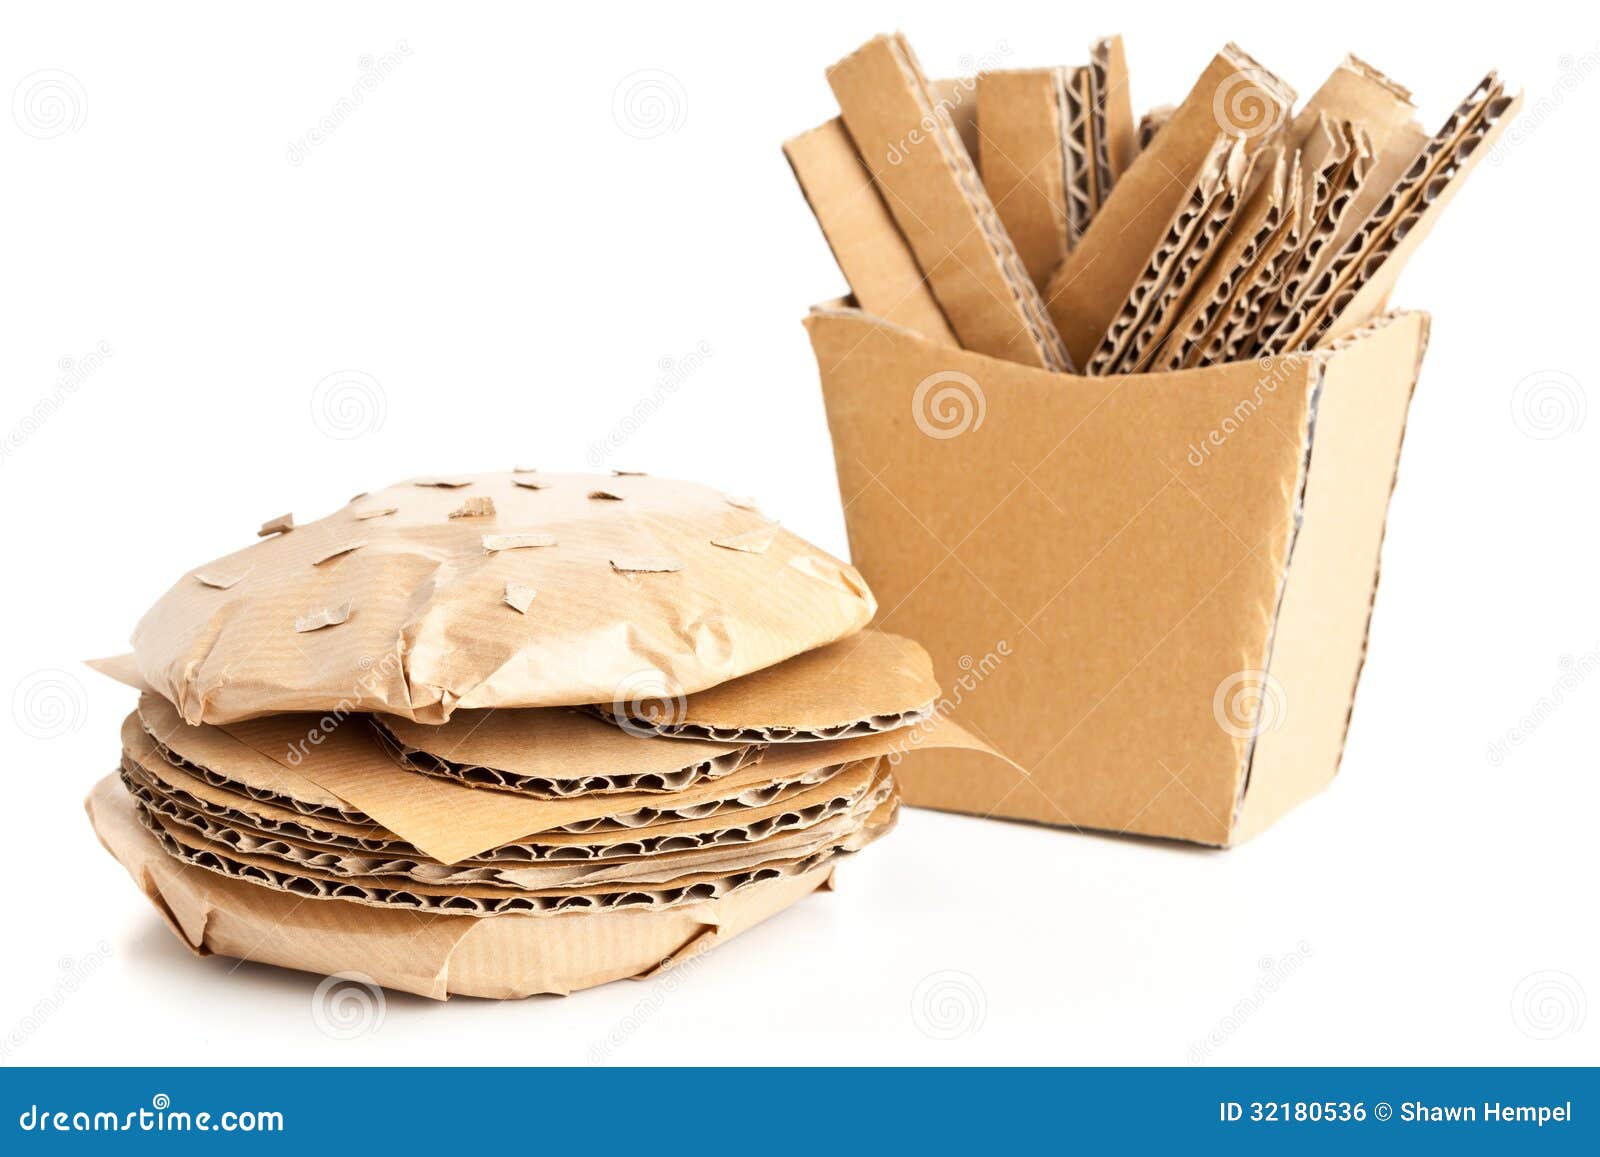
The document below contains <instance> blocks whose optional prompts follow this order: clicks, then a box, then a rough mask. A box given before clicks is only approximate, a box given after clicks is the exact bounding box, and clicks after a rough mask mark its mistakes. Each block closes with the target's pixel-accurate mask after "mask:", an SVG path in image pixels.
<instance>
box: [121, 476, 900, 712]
mask: <svg viewBox="0 0 1600 1157" xmlns="http://www.w3.org/2000/svg"><path fill="white" fill-rule="evenodd" d="M518 477H522V476H520V475H513V474H511V473H509V472H507V473H500V474H481V475H474V476H470V477H465V478H454V479H447V480H444V481H448V482H449V483H450V485H449V486H442V485H439V481H440V480H437V479H424V480H421V482H420V483H419V482H418V481H409V482H404V483H401V484H399V485H397V486H392V487H390V488H388V489H387V490H383V491H379V492H376V493H374V494H371V495H368V496H366V497H364V498H363V499H361V500H360V503H359V504H356V505H351V506H346V507H345V508H344V509H342V510H340V511H338V512H336V513H334V514H332V515H330V516H329V517H327V518H323V519H319V520H317V521H315V522H312V523H309V524H307V525H304V526H297V527H296V528H295V529H293V530H292V531H289V532H287V533H283V534H279V535H277V536H275V537H273V538H269V539H265V540H262V541H261V542H258V543H255V544H253V545H251V546H249V547H247V548H245V549H244V550H242V551H239V552H237V553H236V554H233V555H230V556H228V557H227V558H224V559H221V560H218V561H216V562H213V563H208V564H206V566H205V567H203V568H202V569H203V570H205V571H207V572H222V573H229V574H232V573H236V572H238V571H243V572H244V575H243V577H242V578H240V579H239V580H238V581H237V582H236V583H234V584H233V585H232V586H230V587H229V588H228V589H226V590H221V589H216V588H213V587H209V586H206V585H203V584H202V583H200V582H197V581H196V580H195V579H194V578H193V576H192V574H190V575H185V576H184V577H183V578H182V579H181V580H180V581H179V582H178V583H177V584H176V585H175V586H174V587H173V588H172V589H171V590H170V591H168V592H167V594H166V595H165V596H164V597H163V598H162V599H161V600H160V601H159V602H158V603H157V604H156V605H155V606H154V607H153V608H152V609H151V610H150V611H149V613H147V614H146V615H145V617H144V619H143V620H142V621H141V622H140V624H139V627H138V629H137V630H136V631H135V634H134V653H135V655H136V657H137V660H138V665H139V671H140V673H141V675H142V676H143V677H144V679H145V681H146V682H147V683H148V684H149V685H150V686H152V687H154V688H156V689H157V690H158V691H159V692H161V694H162V695H164V696H166V697H167V698H168V699H170V700H172V701H173V702H174V703H176V704H177V705H178V706H179V709H180V710H181V712H182V713H183V715H184V717H185V718H186V719H188V720H190V721H191V722H201V721H205V722H226V721H232V720H240V719H246V718H249V717H252V716H258V715H263V714H267V713H270V712H281V711H328V712H335V713H338V714H347V713H349V712H352V711H381V712H386V713H389V714H394V715H400V716H404V717H407V718H412V719H416V720H419V721H422V722H428V723H441V722H443V721H444V720H446V719H448V718H449V716H450V713H451V712H452V711H454V710H456V708H458V707H460V708H476V707H511V706H516V707H540V706H566V705H571V704H577V703H587V702H598V701H602V700H610V699H612V698H614V697H616V696H617V694H618V693H619V692H620V691H623V690H625V689H626V688H627V687H629V686H632V685H633V684H635V683H636V682H637V681H638V680H639V679H640V678H641V677H642V676H648V677H649V678H651V679H655V680H657V681H660V682H662V683H664V684H665V685H669V686H672V687H675V688H677V689H679V690H680V691H682V692H684V693H687V692H692V691H698V690H701V689H702V688H705V687H710V686H714V685H716V684H717V683H721V682H725V681H726V680H728V679H731V678H736V677H737V676H739V675H743V674H747V673H748V672H750V671H753V670H759V669H760V668H762V667H768V666H771V665H772V664H773V663H776V662H780V661H782V660H783V659H786V658H789V657H790V656H791V655H794V654H798V653H800V652H802V651H805V650H809V649H810V648H812V647H816V646H821V645H822V644H824V643H829V642H832V641H834V640H835V639H839V638H843V637H844V636H846V635H849V634H852V633H854V632H855V631H857V630H859V629H860V628H861V627H862V626H864V625H866V622H867V621H868V619H870V617H871V615H872V611H873V602H872V596H871V594H870V593H869V592H868V591H867V589H866V587H865V586H864V584H863V583H862V582H861V579H860V576H859V575H857V574H856V573H855V571H853V570H852V569H851V568H850V567H848V566H846V565H845V564H844V563H842V562H840V561H839V560H837V559H834V558H832V557H830V556H828V555H826V554H824V553H823V552H821V551H818V550H817V549H815V548H814V547H811V546H809V545H808V544H806V543H805V542H803V541H802V540H800V539H799V538H797V537H795V536H794V535H793V534H790V533H789V532H788V531H784V530H778V531H776V534H775V538H774V540H773V541H772V543H771V544H770V545H769V546H768V547H767V548H766V549H765V550H763V551H759V552H752V551H743V550H728V549H725V548H723V547H720V546H717V545H715V544H714V543H713V539H718V538H726V537H728V536H733V535H739V534H742V533H745V532H748V531H753V530H757V529H765V528H767V527H768V526H769V520H767V519H765V518H763V517H762V516H760V515H759V514H757V513H754V512H751V511H749V510H744V509H741V508H739V507H736V506H734V505H732V504H731V503H729V502H728V501H727V499H726V498H725V497H724V496H723V495H721V494H719V493H718V492H716V491H714V490H711V489H709V488H707V487H703V486H698V485H695V484H692V483H687V482H673V481H668V480H665V479H659V478H650V477H641V476H638V475H628V476H618V477H606V478H605V479H604V488H605V490H606V491H607V492H608V493H612V494H614V495H615V496H616V499H617V500H615V501H604V500H597V499H592V498H590V497H589V495H590V494H591V493H594V492H596V491H595V483H596V481H597V479H596V478H594V477H592V476H585V475H559V474H545V475H540V480H541V481H542V482H543V483H544V485H543V487H542V488H541V489H538V490H530V489H528V488H526V487H525V486H520V485H516V484H515V479H516V478H518ZM423 483H425V484H423ZM475 497H487V498H492V499H493V501H494V506H495V511H496V513H495V514H494V515H492V516H486V517H484V516H480V517H471V518H451V517H449V515H450V513H451V512H452V511H455V510H458V509H460V508H461V507H462V505H463V503H465V502H466V501H468V500H469V499H471V498H475ZM372 505H377V506H380V507H389V506H392V507H394V508H395V509H396V512H395V513H394V514H391V515H388V516H385V517H383V518H373V519H366V520H361V519H360V518H359V517H358V514H359V512H360V511H361V510H364V509H367V508H368V507H370V506H372ZM357 527H359V530H356V528H357ZM529 532H537V533H543V534H549V535H552V536H553V537H554V538H555V539H556V540H557V543H558V545H556V546H553V547H542V548H539V549H522V550H500V551H486V550H484V548H483V536H484V535H485V534H491V533H529ZM353 535H354V536H356V537H359V538H360V539H362V540H364V541H365V542H366V544H367V545H366V546H364V547H363V548H361V549H360V550H355V551H352V552H350V553H347V554H344V555H343V556H342V557H340V558H338V559H336V560H334V561H332V562H328V563H325V564H324V565H322V566H316V565H313V563H314V560H316V559H318V558H320V557H322V556H323V555H324V554H325V553H326V552H327V550H328V549H329V548H330V547H332V546H337V545H341V544H346V543H348V542H349V541H351V538H352V536H353ZM664 558H670V559H672V560H674V561H675V562H676V563H678V564H680V566H681V569H677V570H675V571H672V572H671V573H663V572H661V571H660V570H659V564H658V562H656V561H654V560H661V559H664ZM645 559H648V560H652V562H651V565H650V567H649V568H648V571H649V572H648V573H619V572H618V571H617V569H616V567H615V566H614V564H615V563H616V562H617V561H618V560H623V561H624V563H625V564H627V565H629V566H634V565H642V564H640V563H639V562H638V560H645ZM629 560H634V561H633V562H629ZM510 580H515V581H518V582H523V583H526V584H528V585H530V586H532V587H534V588H536V589H537V591H538V596H537V598H535V599H534V600H533V601H532V602H531V603H530V604H529V605H528V606H527V608H526V613H524V614H519V613H518V612H517V610H514V609H512V608H511V607H508V606H506V605H505V601H504V596H505V586H506V583H507V582H508V581H510ZM330 608H339V609H343V610H344V613H343V614H332V615H328V614H324V612H326V611H328V610H329V609H330ZM307 617H311V618H314V619H315V620H316V622H315V623H314V624H313V623H310V622H307V624H306V625H307V626H310V625H316V626H317V627H318V628H319V629H315V630H310V631H308V632H307V633H297V630H296V623H297V620H298V619H304V618H307ZM335 620H338V621H335ZM621 623H626V624H628V629H627V630H619V629H617V624H621Z"/></svg>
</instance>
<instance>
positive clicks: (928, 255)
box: [828, 36, 1071, 369]
mask: <svg viewBox="0 0 1600 1157" xmlns="http://www.w3.org/2000/svg"><path fill="white" fill-rule="evenodd" d="M828 83H829V84H830V85H831V86H832V88H833V93H834V96H835V97H837V98H838V101H839V109H840V112H841V114H842V116H843V119H844V123H845V127H846V128H847V129H849V130H850V136H851V138H852V139H853V140H854V141H855V144H856V149H857V151H858V152H859V153H860V154H861V159H862V160H863V161H864V162H865V163H866V166H867V168H868V169H869V170H870V171H871V172H872V176H873V180H874V181H875V182H876V183H877V185H878V188H879V190H880V191H881V192H882V193H883V197H884V200H885V201H886V202H887V204H888V206H889V211H890V212H891V213H892V214H893V215H894V218H895V221H896V223H897V224H898V225H899V226H900V231H901V233H903V234H904V235H905V238H906V240H907V241H908V242H909V243H910V245H911V251H912V252H913V253H914V254H916V257H917V264H918V265H919V266H921V268H922V270H923V272H924V273H926V274H927V277H928V284H929V286H930V287H931V288H932V290H933V294H934V297H935V298H936V299H937V300H938V302H939V305H940V308H941V309H942V310H943V312H944V315H945V318H946V320H948V321H949V322H950V327H951V328H952V329H953V330H955V332H956V336H957V337H958V338H959V339H960V340H961V344H962V345H963V346H964V347H966V348H968V349H976V350H983V351H984V352H986V353H990V354H994V355H996V356H998V357H1004V358H1007V359H1009V360H1012V361H1019V362H1022V363H1024V364H1027V365H1035V366H1043V367H1046V368H1049V369H1068V368H1070V365H1071V363H1070V361H1069V360H1068V358H1067V356H1066V351H1065V350H1064V349H1063V347H1062V345H1061V339H1060V337H1059V336H1058V335H1057V334H1056V331H1055V327H1054V326H1053V325H1051V324H1050V318H1049V317H1048V316H1047V314H1046V313H1045V308H1044V303H1043V302H1042V301H1041V300H1040V298H1039V293H1038V290H1037V289H1036V288H1035V287H1034V284H1033V282H1032V281H1031V280H1029V278H1028V273H1027V270H1026V269H1024V268H1023V265H1022V261H1021V259H1020V258H1019V257H1018V256H1017V251H1016V248H1015V246H1013V245H1012V243H1011V239H1010V237H1008V236H1007V235H1006V231H1005V227H1004V226H1003V225H1002V224H1001V222H1000V218H999V216H998V214H996V212H995V208H994V204H993V202H992V201H991V200H990V198H989V194H988V193H987V192H986V191H985V190H984V187H983V184H982V182H981V181H979V179H978V174H977V171H976V169H974V167H973V164H972V159H971V158H970V157H969V156H968V155H967V151H966V148H965V146H964V145H963V144H962V143H961V140H960V139H959V137H958V136H957V135H956V131H955V128H954V126H953V125H952V124H951V122H950V117H949V114H948V112H947V111H946V110H945V109H944V108H943V107H942V106H940V105H939V104H938V103H937V100H936V98H935V97H934V95H933V94H932V92H931V91H930V89H929V85H928V81H927V79H926V78H925V77H924V76H923V73H922V69H921V67H920V66H919V65H918V64H917V61H916V58H915V56H914V55H913V54H912V52H911V49H910V47H909V46H908V45H907V44H906V43H905V41H904V40H903V39H902V38H900V37H898V36H895V37H887V36H879V37H876V38H874V39H873V40H870V41H868V42H867V43H866V44H865V45H863V46H862V47H861V48H859V49H857V50H856V51H855V52H854V53H852V54H851V55H850V56H848V57H846V58H845V59H843V60H841V61H839V62H838V63H837V64H835V65H834V66H833V67H832V68H830V69H829V70H828Z"/></svg>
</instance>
